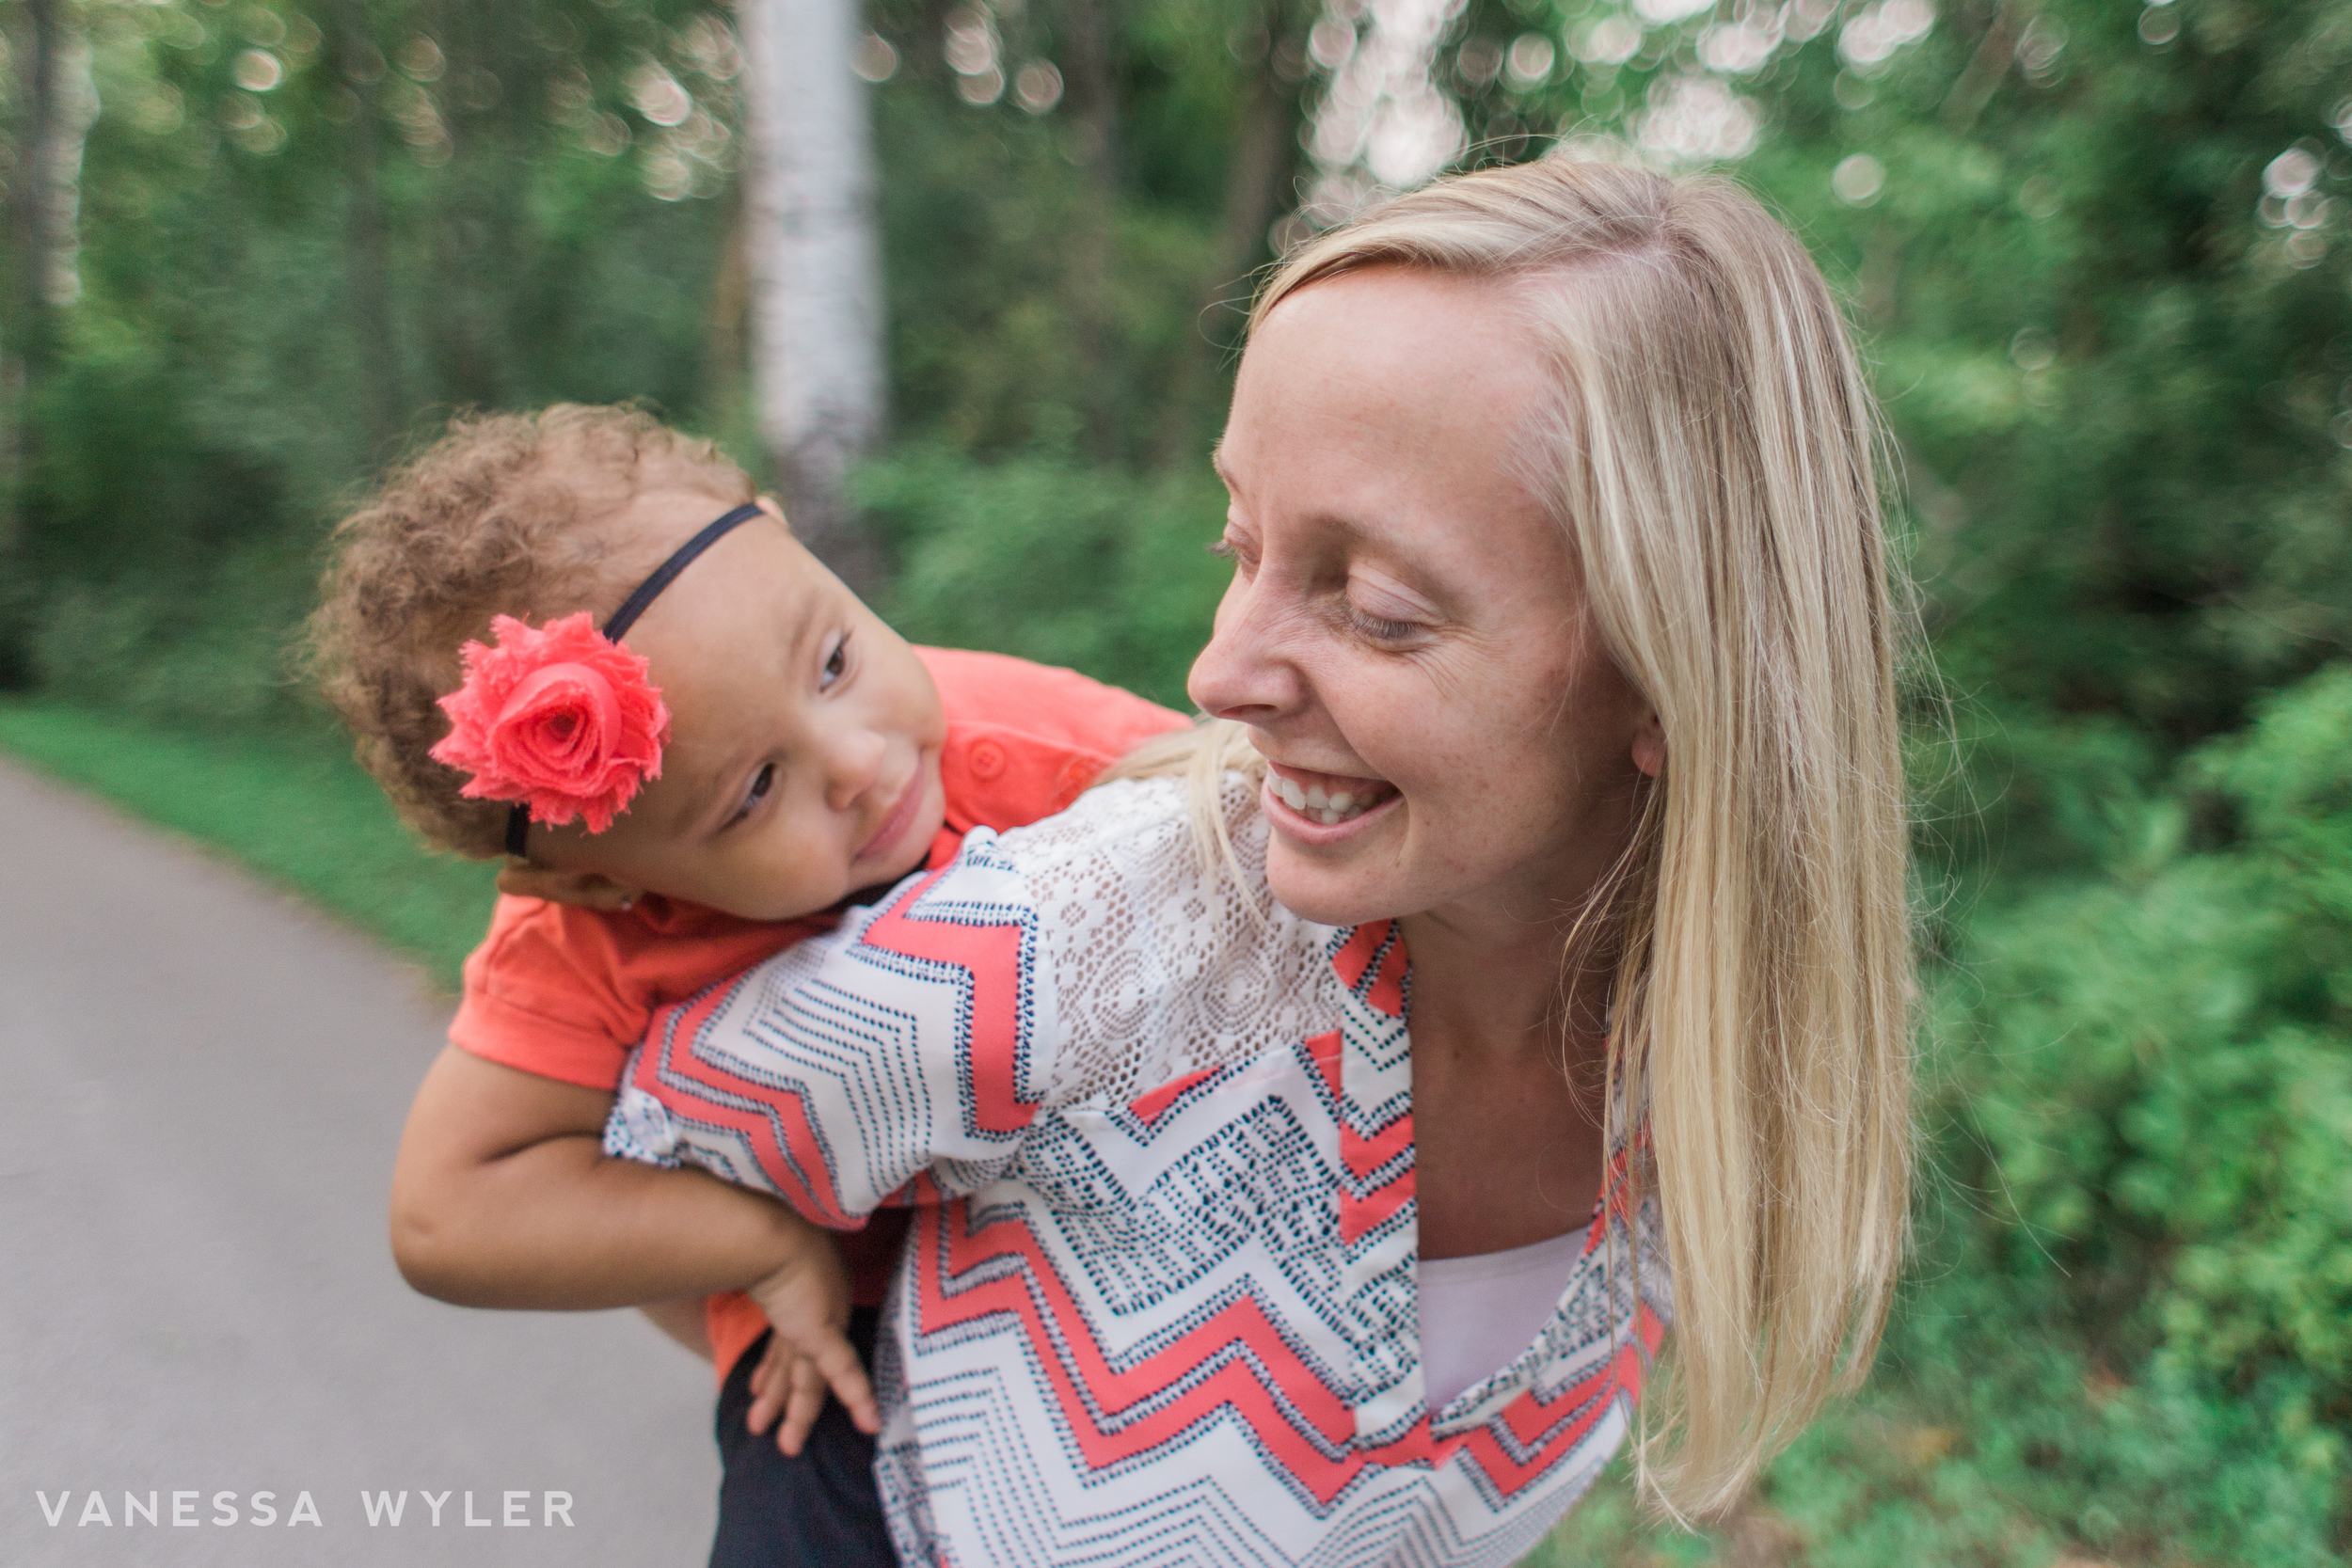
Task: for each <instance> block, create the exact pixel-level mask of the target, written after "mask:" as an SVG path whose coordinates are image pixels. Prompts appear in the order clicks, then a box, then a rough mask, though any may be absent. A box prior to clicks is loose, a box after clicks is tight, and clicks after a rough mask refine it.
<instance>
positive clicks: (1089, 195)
mask: <svg viewBox="0 0 2352 1568" xmlns="http://www.w3.org/2000/svg"><path fill="white" fill-rule="evenodd" d="M1062 19H1063V25H1062V34H1063V40H1064V43H1065V46H1066V49H1067V53H1068V56H1069V60H1070V118H1071V134H1072V135H1073V136H1074V137H1075V138H1076V146H1075V149H1074V150H1075V152H1076V154H1077V162H1078V166H1080V167H1081V168H1082V169H1084V170H1085V171H1086V176H1087V178H1086V182H1085V186H1084V196H1083V197H1082V198H1081V200H1082V205H1081V207H1080V210H1079V213H1078V216H1077V221H1076V222H1074V223H1073V224H1072V225H1071V232H1070V251H1069V256H1070V298H1071V304H1072V313H1073V316H1074V317H1075V321H1074V324H1073V325H1075V327H1076V329H1077V345H1076V346H1077V356H1078V363H1079V366H1080V372H1079V383H1078V384H1079V385H1080V386H1082V387H1085V388H1091V389H1093V392H1094V395H1092V396H1090V397H1089V398H1088V400H1087V436H1088V439H1089V445H1090V446H1091V448H1092V450H1093V455H1094V456H1095V457H1096V458H1097V459H1098V460H1107V459H1109V458H1111V457H1113V456H1115V455H1117V453H1116V451H1115V448H1116V445H1117V423H1118V420H1117V416H1118V413H1119V409H1118V406H1117V401H1116V400H1114V399H1113V398H1111V397H1109V396H1107V395H1104V394H1106V393H1107V392H1108V390H1109V388H1111V387H1113V386H1115V385H1117V381H1116V379H1115V378H1114V377H1113V376H1112V374H1111V368H1110V364H1109V355H1110V282H1111V248H1112V238H1113V236H1112V228H1113V226H1114V224H1115V223H1116V222H1117V221H1118V215H1119V78H1118V74H1117V71H1116V70H1115V67H1114V62H1113V59H1112V47H1111V45H1112V40H1111V17H1110V13H1109V8H1108V4H1107V0H1063V5H1062Z"/></svg>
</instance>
